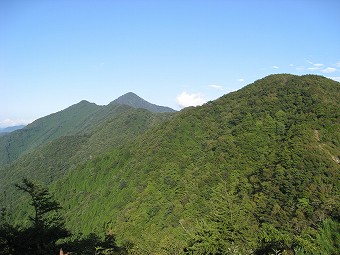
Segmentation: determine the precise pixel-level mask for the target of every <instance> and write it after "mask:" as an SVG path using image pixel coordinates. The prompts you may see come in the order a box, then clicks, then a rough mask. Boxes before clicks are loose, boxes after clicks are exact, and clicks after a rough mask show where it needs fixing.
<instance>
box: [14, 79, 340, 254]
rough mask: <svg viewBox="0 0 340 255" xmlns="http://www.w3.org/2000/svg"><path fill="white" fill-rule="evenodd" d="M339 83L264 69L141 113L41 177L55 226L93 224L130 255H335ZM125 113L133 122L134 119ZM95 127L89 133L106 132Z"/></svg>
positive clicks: (87, 227)
mask: <svg viewBox="0 0 340 255" xmlns="http://www.w3.org/2000/svg"><path fill="white" fill-rule="evenodd" d="M339 86H340V85H339V83H338V82H335V81H332V80H330V79H326V78H324V77H320V76H315V75H305V76H294V75H288V74H282V75H271V76H268V77H265V78H263V79H261V80H258V81H256V82H254V83H253V84H251V85H249V86H246V87H245V88H243V89H241V90H239V91H237V92H233V93H230V94H227V95H225V96H223V97H222V98H220V99H218V100H216V101H213V102H208V103H207V104H205V105H203V106H201V107H196V108H193V107H192V108H187V109H184V110H182V111H180V112H178V113H176V114H173V115H167V117H164V116H165V115H161V116H163V117H161V118H160V119H159V118H156V117H155V118H154V117H152V118H151V119H149V120H151V122H149V123H153V125H145V126H144V127H145V128H143V129H142V130H143V131H142V132H132V133H133V134H135V135H134V136H132V139H122V140H121V144H120V146H112V144H109V143H107V147H105V146H103V147H102V146H99V147H100V148H102V154H101V155H98V154H97V155H98V156H97V157H93V158H89V157H84V158H85V160H83V161H77V162H80V164H75V165H74V167H73V168H69V169H68V170H67V171H65V174H64V175H62V176H60V178H58V179H55V180H54V181H53V182H52V184H51V186H50V187H51V190H52V191H53V193H54V194H55V195H56V197H57V199H58V201H60V203H61V204H62V205H63V207H64V208H65V209H66V211H65V224H66V226H67V227H68V228H69V229H71V230H72V232H74V233H82V236H81V237H79V239H81V238H86V237H87V236H89V235H91V233H94V234H96V235H100V234H102V233H103V226H104V229H105V230H104V232H108V230H109V231H110V233H115V234H116V238H117V239H115V240H116V241H117V244H118V245H121V246H126V247H129V248H128V249H127V250H128V252H129V254H183V253H187V254H294V253H295V254H327V253H329V254H338V253H339V247H338V243H339V242H338V239H339V221H338V219H339V216H340V214H339V212H340V211H339V209H340V201H339V188H340V183H339V180H340V176H339V175H340V171H339V170H340V169H339V155H340V149H339V141H340V123H339V114H340V112H339V109H340V107H339V101H338V99H339V98H340V94H339V91H340V90H339ZM131 114H132V115H129V116H130V117H129V118H128V119H127V122H126V126H125V127H132V126H133V127H134V128H133V129H135V128H136V126H135V124H136V123H140V121H142V120H143V119H144V117H145V115H144V117H142V115H139V114H141V112H139V113H138V114H134V113H132V112H131ZM152 116H155V115H152ZM138 117H141V119H139V121H137V122H133V121H132V122H129V121H128V120H134V119H138ZM120 119H121V118H120V117H119V118H118V116H117V119H116V120H117V121H118V122H119V120H120ZM153 120H156V122H153ZM108 123H109V122H108ZM122 127H124V126H122ZM101 129H102V130H106V132H103V133H101V132H99V133H97V131H96V132H94V133H93V134H92V135H91V136H90V137H96V136H97V135H98V134H109V133H110V132H112V130H114V129H113V128H111V127H110V128H109V126H106V125H102V126H101ZM97 130H99V128H98V129H97ZM99 137H102V138H105V137H108V135H103V136H99ZM85 140H86V141H85V144H86V143H87V144H88V145H91V146H93V147H94V148H96V147H95V146H96V144H100V139H98V140H97V139H94V140H92V142H89V143H88V141H90V140H91V139H87V138H86V139H85ZM104 144H105V143H104ZM91 146H89V147H91ZM80 147H81V148H84V147H83V145H82V146H80ZM80 151H81V150H80ZM84 155H85V154H84ZM75 158H76V157H75ZM55 160H58V159H55ZM28 162H29V161H28ZM42 162H44V161H42ZM74 162H76V161H74ZM56 170H57V169H56ZM15 208H18V209H17V212H18V213H16V217H15V219H16V220H17V221H19V220H20V218H22V217H23V215H22V214H20V213H19V212H23V211H24V210H25V206H23V207H21V209H20V208H19V207H15ZM79 222H83V223H84V224H79ZM125 244H131V245H125Z"/></svg>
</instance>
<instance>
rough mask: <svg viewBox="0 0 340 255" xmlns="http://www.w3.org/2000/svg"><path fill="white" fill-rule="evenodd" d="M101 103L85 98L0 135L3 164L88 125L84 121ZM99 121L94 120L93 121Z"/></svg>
mask: <svg viewBox="0 0 340 255" xmlns="http://www.w3.org/2000/svg"><path fill="white" fill-rule="evenodd" d="M100 108H101V107H100V106H98V105H95V104H93V103H89V102H87V101H81V102H79V103H78V104H75V105H73V106H71V107H69V108H67V109H65V110H63V111H60V112H57V113H54V114H51V115H49V116H46V117H43V118H40V119H38V120H36V121H34V122H33V123H31V124H29V125H27V126H26V127H25V128H23V129H20V130H17V131H14V132H12V133H10V134H8V135H5V136H3V137H0V166H1V165H5V164H8V163H10V162H12V161H14V160H15V159H17V158H18V157H19V156H20V155H21V154H23V153H26V152H28V151H31V150H32V149H34V148H36V147H38V146H39V145H42V144H44V143H46V142H49V141H52V140H53V139H56V138H58V137H61V136H64V135H73V134H76V133H79V132H80V131H82V130H84V129H86V128H87V126H85V125H84V122H86V121H88V119H89V118H90V116H91V115H93V114H94V113H96V112H97V111H98V110H99V109H100ZM93 124H95V123H92V124H90V126H91V125H93Z"/></svg>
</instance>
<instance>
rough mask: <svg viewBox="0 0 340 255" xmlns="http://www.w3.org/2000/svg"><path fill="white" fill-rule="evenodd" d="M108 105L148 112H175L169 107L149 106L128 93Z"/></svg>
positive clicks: (146, 102) (141, 99)
mask: <svg viewBox="0 0 340 255" xmlns="http://www.w3.org/2000/svg"><path fill="white" fill-rule="evenodd" d="M110 104H120V105H128V106H131V107H133V108H142V109H146V110H148V111H150V112H175V110H174V109H171V108H170V107H165V106H159V105H155V104H151V103H149V102H148V101H146V100H144V99H143V98H141V97H139V96H138V95H136V94H135V93H133V92H128V93H126V94H124V95H122V96H120V97H118V98H117V99H116V100H114V101H112V102H111V103H110Z"/></svg>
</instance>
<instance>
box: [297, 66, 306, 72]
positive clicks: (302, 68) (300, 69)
mask: <svg viewBox="0 0 340 255" xmlns="http://www.w3.org/2000/svg"><path fill="white" fill-rule="evenodd" d="M295 70H296V71H303V70H305V68H304V67H303V66H298V67H295Z"/></svg>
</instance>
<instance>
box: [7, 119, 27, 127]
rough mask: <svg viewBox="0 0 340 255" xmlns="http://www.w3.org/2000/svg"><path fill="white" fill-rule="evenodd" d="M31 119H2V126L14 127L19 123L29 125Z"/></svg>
mask: <svg viewBox="0 0 340 255" xmlns="http://www.w3.org/2000/svg"><path fill="white" fill-rule="evenodd" d="M30 122H31V121H27V120H17V119H15V120H14V119H4V120H0V128H6V127H13V126H18V125H27V124H28V123H30Z"/></svg>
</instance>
